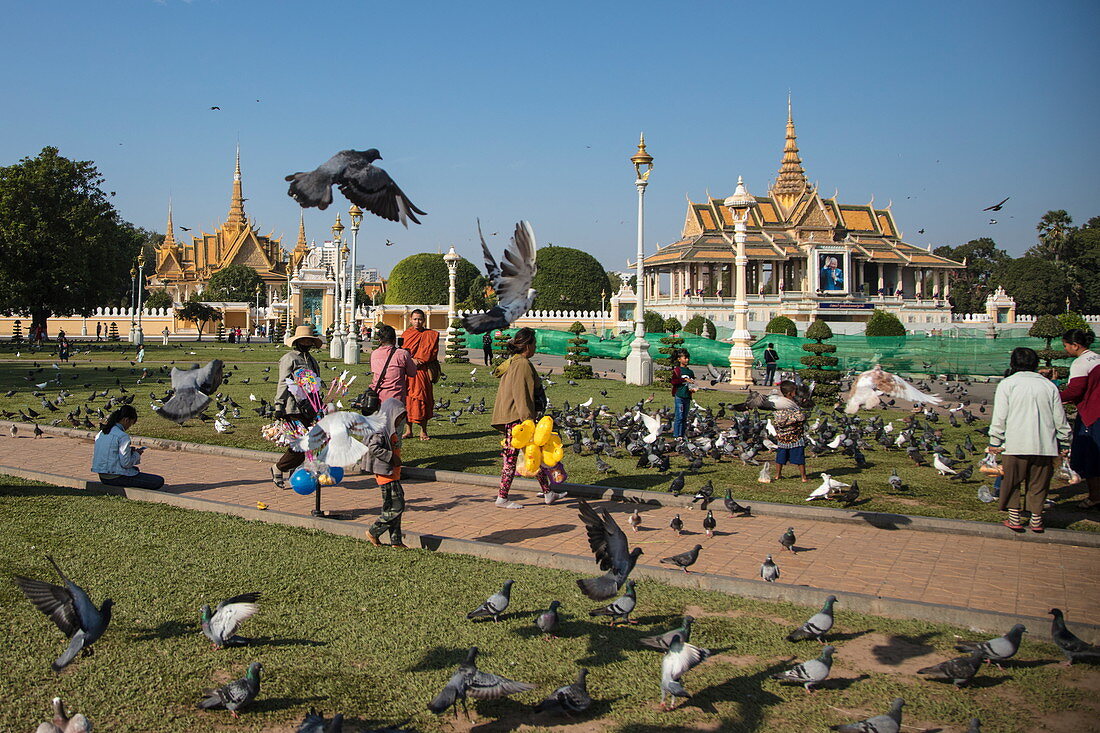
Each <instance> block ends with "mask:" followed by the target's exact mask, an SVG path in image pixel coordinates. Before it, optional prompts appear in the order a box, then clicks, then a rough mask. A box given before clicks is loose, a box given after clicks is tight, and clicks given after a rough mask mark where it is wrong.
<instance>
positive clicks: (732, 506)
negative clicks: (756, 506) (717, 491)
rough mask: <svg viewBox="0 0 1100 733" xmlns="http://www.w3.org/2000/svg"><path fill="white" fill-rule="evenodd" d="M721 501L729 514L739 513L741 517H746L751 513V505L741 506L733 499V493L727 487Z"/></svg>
mask: <svg viewBox="0 0 1100 733" xmlns="http://www.w3.org/2000/svg"><path fill="white" fill-rule="evenodd" d="M722 503H723V504H724V505H725V507H726V511H728V512H729V513H730V516H731V517H732V516H735V515H737V514H740V515H741V516H743V517H747V516H749V515H751V514H752V507H751V506H741V505H740V504H738V503H737V502H736V501H734V499H733V494H732V493H731V491H730V490H729V489H726V498H725V499H723V500H722Z"/></svg>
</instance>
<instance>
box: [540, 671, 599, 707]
mask: <svg viewBox="0 0 1100 733" xmlns="http://www.w3.org/2000/svg"><path fill="white" fill-rule="evenodd" d="M591 705H592V698H591V697H589V696H588V670H587V669H584V668H583V667H582V668H581V669H580V671H578V672H577V681H576V682H574V683H573V684H571V685H565V686H564V687H559V688H558V689H556V690H554V691H553V692H551V693H550V695H549V696H547V698H546V699H545V700H543V701H542V702H540V703H539V704H537V705H535V706H534V710H535V712H536V713H565V714H566V715H570V714H574V713H583V712H584V711H585V710H587V709H588V708H589V707H590V706H591Z"/></svg>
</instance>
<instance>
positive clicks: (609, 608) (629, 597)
mask: <svg viewBox="0 0 1100 733" xmlns="http://www.w3.org/2000/svg"><path fill="white" fill-rule="evenodd" d="M637 604H638V598H637V595H636V594H635V592H634V581H633V580H628V581H626V586H625V588H624V589H623V594H622V595H621V596H619V597H618V598H616V599H615V600H614V601H612V602H611V603H609V604H608V605H606V606H604V607H603V608H594V609H592V610H591V611H589V612H588V615H589V616H610V617H611V625H612V626H614V625H615V619H622V621H623V622H624V623H628V624H633V623H636V622H635V621H631V620H630V612H631V611H633V610H634V607H635V606H636V605H637Z"/></svg>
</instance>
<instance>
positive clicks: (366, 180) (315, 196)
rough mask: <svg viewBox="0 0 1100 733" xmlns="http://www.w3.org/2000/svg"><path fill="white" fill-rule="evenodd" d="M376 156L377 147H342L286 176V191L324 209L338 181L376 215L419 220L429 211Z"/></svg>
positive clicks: (342, 190) (307, 204)
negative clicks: (304, 170)
mask: <svg viewBox="0 0 1100 733" xmlns="http://www.w3.org/2000/svg"><path fill="white" fill-rule="evenodd" d="M376 160H382V155H381V154H380V153H379V152H378V150H377V148H370V149H369V150H341V151H340V152H339V153H337V154H336V155H334V156H332V157H331V158H329V159H328V160H326V161H325V162H324V163H322V164H321V165H320V166H318V167H317V168H315V169H314V170H312V171H310V172H308V173H301V172H299V173H291V174H290V175H289V176H287V177H286V180H288V181H290V190H289V191H287V193H288V194H289V195H290V197H291V198H293V199H294V200H295V201H297V202H298V203H299V204H301V206H302V208H303V209H306V208H309V207H311V206H316V207H317V208H318V209H320V210H322V211H324V210H325V209H327V208H328V206H329V204H331V203H332V185H333V184H336V185H337V186H339V187H340V193H342V194H344V196H345V197H347V199H348V201H350V202H352V203H353V204H355V205H356V206H362V207H363V208H364V209H366V210H367V211H369V212H370V213H372V214H374V215H376V216H380V217H382V218H383V219H387V220H389V221H399V222H401V224H402V225H403V226H405V227H406V228H408V226H409V223H408V220H409V219H412V221H413V223H414V224H419V223H420V220H419V219H417V218H416V215H417V214H420V215H421V216H424V215H425V214H427V213H428V212H426V211H421V210H420V209H418V208H416V206H414V205H413V202H412V201H409V197H408V196H406V195H405V192H404V191H402V190H401V188H400V187H399V186H398V185H397V184H396V183H394V180H393V179H392V178H390V174H389V173H386V171H384V170H382V169H381V168H379V167H378V166H376V165H374V161H376Z"/></svg>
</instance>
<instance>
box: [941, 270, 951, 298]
mask: <svg viewBox="0 0 1100 733" xmlns="http://www.w3.org/2000/svg"><path fill="white" fill-rule="evenodd" d="M950 297H951V271H950V270H944V271H943V299H944V300H947V299H948V298H950Z"/></svg>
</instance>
